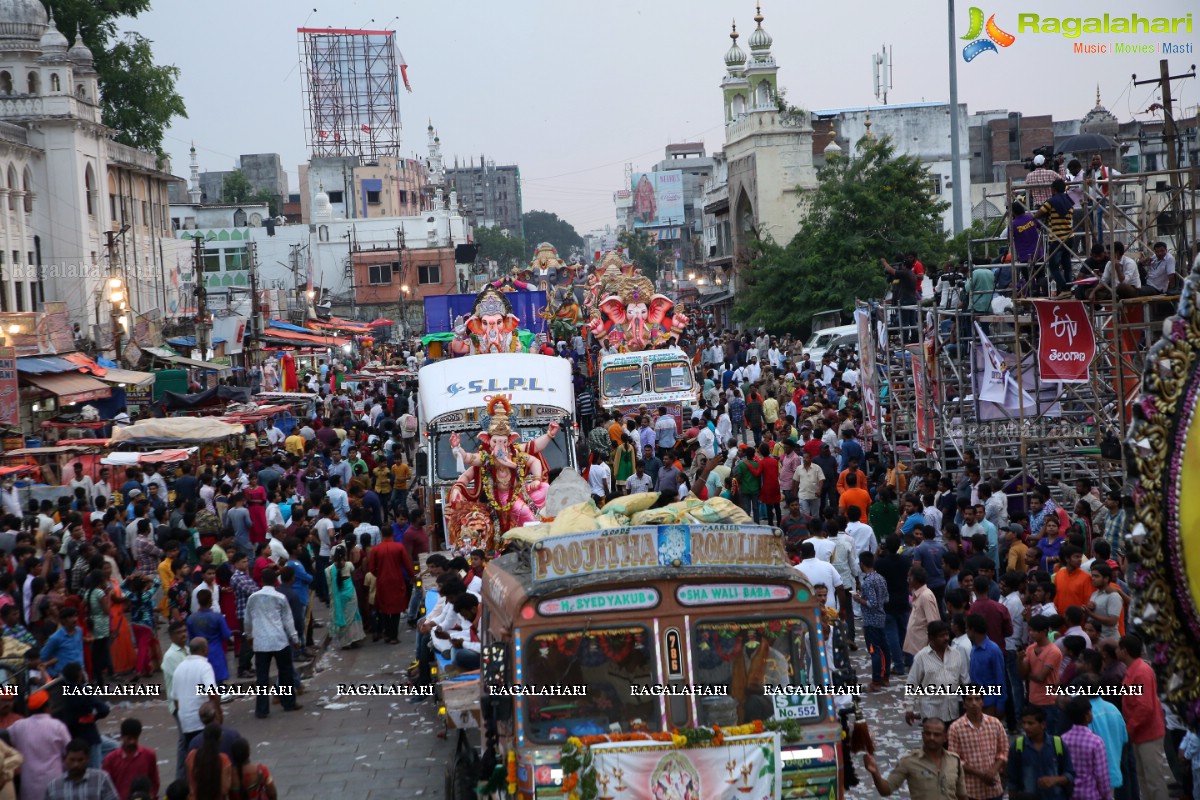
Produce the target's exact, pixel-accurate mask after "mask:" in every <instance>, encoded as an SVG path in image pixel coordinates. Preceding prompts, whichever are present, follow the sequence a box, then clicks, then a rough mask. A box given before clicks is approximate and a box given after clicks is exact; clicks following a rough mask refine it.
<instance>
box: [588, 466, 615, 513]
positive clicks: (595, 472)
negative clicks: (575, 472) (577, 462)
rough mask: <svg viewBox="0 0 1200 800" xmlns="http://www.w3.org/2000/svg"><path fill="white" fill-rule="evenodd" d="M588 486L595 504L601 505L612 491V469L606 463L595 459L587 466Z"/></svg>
mask: <svg viewBox="0 0 1200 800" xmlns="http://www.w3.org/2000/svg"><path fill="white" fill-rule="evenodd" d="M588 487H589V488H590V489H591V491H592V499H593V500H595V501H596V505H601V504H602V503H603V502H604V500H605V499H606V498H607V497H608V495H609V494H610V493H611V492H612V470H610V469H609V468H608V464H606V463H605V462H603V461H597V462H596V463H595V464H592V465H591V466H590V467H588Z"/></svg>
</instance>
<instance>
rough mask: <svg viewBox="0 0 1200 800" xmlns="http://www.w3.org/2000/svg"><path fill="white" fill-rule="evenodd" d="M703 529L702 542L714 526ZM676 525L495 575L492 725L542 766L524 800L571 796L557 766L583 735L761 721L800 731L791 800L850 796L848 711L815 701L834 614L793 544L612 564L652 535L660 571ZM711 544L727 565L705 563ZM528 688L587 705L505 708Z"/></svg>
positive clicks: (490, 577)
mask: <svg viewBox="0 0 1200 800" xmlns="http://www.w3.org/2000/svg"><path fill="white" fill-rule="evenodd" d="M687 527H688V526H664V528H671V529H678V528H684V529H686V528H687ZM692 527H693V528H698V529H701V532H700V533H692V534H691V536H692V537H693V539H699V538H700V537H702V536H704V535H705V534H704V533H703V529H704V528H705V527H709V526H692ZM664 528H649V529H644V528H630V529H618V530H610V531H605V532H604V533H605V534H606V535H605V536H604V537H599V536H595V537H592V534H587V535H584V536H583V539H582V540H581V539H580V535H579V534H573V535H569V536H566V537H550V538H548V539H546V540H543V541H541V542H538V543H537V544H535V545H534V546H533V547H532V548H529V549H525V550H520V551H518V552H515V553H510V554H508V555H505V556H502V557H500V558H498V559H496V560H494V561H492V562H491V563H490V564H489V566H488V569H487V572H486V573H485V578H484V588H483V605H482V614H483V617H482V620H481V625H480V631H481V638H482V640H483V645H482V652H483V664H484V666H483V671H482V673H481V677H482V681H483V683H484V684H485V685H484V687H483V689H482V695H483V698H484V701H483V702H484V704H485V707H486V706H488V705H490V708H491V712H490V713H489V712H487V711H485V713H484V714H483V718H484V719H485V720H487V723H486V724H487V725H488V726H489V727H492V728H493V731H494V733H495V734H496V735H497V736H498V737H499V740H501V741H507V742H508V743H509V747H511V748H515V749H516V750H517V753H518V754H517V760H518V765H519V768H520V767H527V768H526V769H523V770H519V771H520V774H521V775H522V776H523V781H522V783H521V791H522V792H524V794H520V795H519V796H521V797H542V796H549V794H545V793H546V792H549V791H552V790H553V789H554V787H556V786H558V785H559V784H560V783H561V780H562V770H561V769H558V768H557V758H558V755H559V751H560V748H561V747H562V744H563V743H564V742H565V741H566V739H567V738H568V737H575V736H589V735H597V734H608V733H634V732H669V731H672V730H674V729H682V728H690V727H700V726H704V727H712V726H714V725H719V726H722V727H723V728H725V727H731V726H737V725H745V724H748V723H753V722H755V721H763V722H767V721H788V723H789V724H790V725H791V727H792V729H793V730H799V731H800V734H799V735H798V737H794V739H793V740H792V741H784V742H783V749H782V752H781V758H782V760H783V765H784V766H783V770H784V773H783V774H784V784H785V791H784V794H783V796H784V797H789V796H804V795H799V794H797V795H791V794H789V793H788V791H787V786H788V785H794V786H795V787H800V786H809V787H811V786H813V785H814V784H819V785H823V786H827V787H828V788H829V791H830V794H831V796H840V795H839V794H837V792H838V790H839V770H838V763H839V762H838V759H839V754H838V748H837V744H838V743H839V742H840V741H841V727H840V725H839V723H838V720H837V717H836V713H835V708H834V704H833V698H832V697H831V696H829V695H827V694H824V693H822V692H820V691H811V690H808V691H806V689H808V687H820V686H824V685H825V684H826V683H828V682H829V681H828V680H827V677H826V676H827V672H826V663H825V662H826V658H825V657H824V656H823V653H824V652H825V650H824V638H823V634H822V633H821V629H820V613H821V612H820V610H819V609H818V607H817V603H816V602H815V599H814V597H813V592H812V587H811V585H810V584H809V583H808V581H807V580H806V578H805V577H804V576H803V575H802V574H801V573H799V572H798V571H796V570H795V569H792V568H791V567H789V566H786V565H785V561H784V560H783V545H782V536H781V535H780V534H779V532H778V531H776V530H774V529H768V528H758V529H756V530H757V531H759V532H764V531H765V532H767V533H759V534H757V536H756V535H755V534H752V533H750V532H748V531H746V532H742V531H739V530H738V528H737V526H728V527H727V528H725V529H724V530H723V531H719V532H717V533H715V534H713V535H711V536H710V539H709V541H708V543H707V544H706V545H697V544H693V546H692V547H693V552H692V554H691V555H690V556H689V557H687V558H685V559H682V560H675V559H672V561H674V564H673V563H672V561H667V563H665V564H651V565H648V566H642V567H637V568H621V567H617V568H615V569H606V568H605V567H604V564H603V562H604V561H605V559H606V558H607V559H610V560H611V561H610V565H611V564H612V563H616V560H618V559H623V560H624V562H625V563H628V562H629V560H630V554H631V553H633V557H634V560H636V558H637V551H638V543H637V542H636V541H635V539H636V537H638V536H639V535H648V536H649V537H651V538H650V539H648V540H646V542H644V543H643V544H645V545H648V546H649V547H650V548H651V549H650V557H651V558H653V552H654V551H653V548H654V547H655V544H654V542H653V537H654V536H655V532H657V531H663V530H664ZM647 530H648V531H650V533H649V534H639V532H643V531H647ZM597 533H599V532H597ZM658 535H659V536H660V537H661V535H662V534H658ZM762 536H770V537H772V541H770V542H769V543H764V542H763V541H761V538H760V537H762ZM588 537H592V538H591V539H590V541H589V540H588ZM622 537H630V539H629V540H628V541H626V542H618V541H616V540H617V539H619V538H622ZM697 547H699V548H700V549H701V550H705V549H706V550H707V552H708V554H709V555H715V556H716V557H715V558H713V559H709V560H710V561H713V562H714V563H713V564H705V563H702V562H704V561H705V559H704V558H697V557H695V553H696V548H697ZM659 551H660V553H661V551H662V547H661V545H659ZM642 553H643V554H645V553H646V550H645V549H643V550H642ZM718 554H719V555H718ZM660 560H663V559H661V558H660ZM721 561H725V562H733V563H726V564H723V565H718V563H719V562H721ZM684 563H686V564H687V565H686V566H684V565H682V564H684ZM589 570H591V571H589ZM514 685H520V686H521V687H523V688H524V690H526V691H528V692H538V691H540V690H541V689H542V688H543V687H554V686H560V687H571V688H570V689H569V690H570V691H573V692H575V694H574V695H571V696H550V695H546V694H533V693H527V694H520V695H518V696H515V697H504V698H500V697H498V696H497V692H496V691H495V689H494V688H493V687H499V686H506V687H512V686H514ZM485 738H486V736H485Z"/></svg>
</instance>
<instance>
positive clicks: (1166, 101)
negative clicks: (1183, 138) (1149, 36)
mask: <svg viewBox="0 0 1200 800" xmlns="http://www.w3.org/2000/svg"><path fill="white" fill-rule="evenodd" d="M1194 77H1196V65H1195V64H1193V65H1192V71H1191V72H1188V73H1185V74H1183V75H1172V74H1171V70H1170V68H1169V67H1168V65H1167V59H1165V58H1164V59H1160V60H1159V62H1158V77H1157V78H1149V79H1147V80H1144V81H1139V80H1138V79H1137V75H1134V76H1133V85H1134V86H1143V85H1145V84H1149V83H1157V84H1158V85H1159V86H1160V87H1162V106H1163V146H1164V147H1165V148H1166V149H1167V169H1168V170H1170V172H1171V175H1170V178H1171V218H1172V219H1173V221H1174V222H1175V224H1176V225H1178V226H1179V231H1178V233H1177V234H1176V236H1175V263H1176V264H1177V265H1178V264H1180V263H1182V264H1185V265H1186V264H1187V263H1188V243H1187V225H1185V224H1184V220H1183V214H1182V213H1180V212H1181V210H1182V209H1181V208H1180V206H1179V196H1180V191H1181V189H1180V181H1179V172H1178V170H1179V155H1178V153H1177V151H1176V149H1175V147H1176V145H1175V143H1176V141H1177V137H1178V134H1177V133H1176V130H1175V107H1174V105H1173V101H1172V100H1171V81H1181V80H1183V79H1184V78H1194Z"/></svg>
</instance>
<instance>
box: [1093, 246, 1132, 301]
mask: <svg viewBox="0 0 1200 800" xmlns="http://www.w3.org/2000/svg"><path fill="white" fill-rule="evenodd" d="M1118 270H1119V273H1118ZM1141 288H1142V276H1141V275H1140V274H1139V273H1138V266H1137V263H1136V262H1135V261H1134V260H1133V259H1132V258H1130V257H1129V256H1127V255H1125V244H1124V243H1123V242H1113V245H1112V258H1111V259H1109V262H1108V266H1106V267H1105V268H1104V274H1103V275H1101V276H1100V283H1098V284H1096V287H1095V288H1094V289H1092V291H1091V294H1090V295H1089V296H1090V297H1092V298H1095V297H1096V296H1097V295H1098V296H1099V297H1101V298H1105V297H1119V298H1122V299H1126V298H1130V297H1137V296H1138V293H1139V290H1140V289H1141Z"/></svg>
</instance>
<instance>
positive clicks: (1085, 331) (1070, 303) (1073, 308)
mask: <svg viewBox="0 0 1200 800" xmlns="http://www.w3.org/2000/svg"><path fill="white" fill-rule="evenodd" d="M1033 307H1034V308H1035V309H1036V310H1037V316H1038V372H1039V373H1040V374H1041V377H1042V380H1044V381H1057V382H1059V383H1087V382H1088V370H1089V368H1090V367H1091V365H1092V360H1093V359H1094V358H1095V357H1096V334H1095V332H1094V331H1093V330H1092V322H1091V320H1090V319H1088V312H1087V308H1086V307H1085V306H1084V305H1083V303H1082V302H1080V301H1079V300H1035V301H1034V303H1033Z"/></svg>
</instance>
